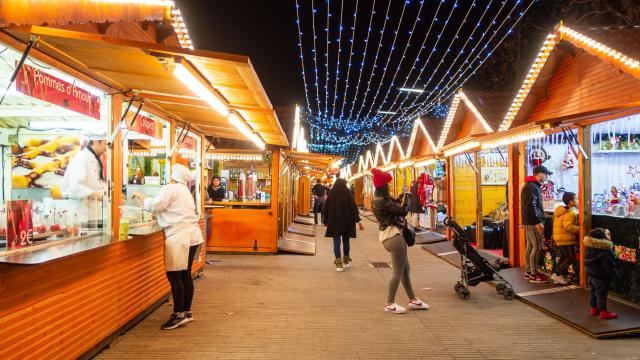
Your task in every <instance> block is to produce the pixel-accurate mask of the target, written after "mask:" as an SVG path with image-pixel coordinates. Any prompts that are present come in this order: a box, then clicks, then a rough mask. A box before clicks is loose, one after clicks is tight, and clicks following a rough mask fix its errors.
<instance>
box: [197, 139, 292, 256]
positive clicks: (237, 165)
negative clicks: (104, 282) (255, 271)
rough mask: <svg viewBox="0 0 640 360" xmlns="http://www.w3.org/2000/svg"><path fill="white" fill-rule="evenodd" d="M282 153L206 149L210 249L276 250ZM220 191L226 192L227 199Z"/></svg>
mask: <svg viewBox="0 0 640 360" xmlns="http://www.w3.org/2000/svg"><path fill="white" fill-rule="evenodd" d="M279 157H280V150H274V151H265V152H258V151H249V150H246V151H244V150H216V151H215V152H212V153H208V154H207V155H206V161H207V162H211V164H210V168H211V169H212V173H213V176H212V178H211V182H210V184H208V186H207V200H206V202H205V211H206V213H207V215H209V216H210V218H209V219H208V232H207V240H206V242H207V250H208V251H214V252H244V253H248V252H250V253H254V252H255V253H275V252H276V251H277V225H278V216H277V214H278V207H277V206H278V191H277V190H278V176H277V174H278V168H279V161H280V160H279ZM219 194H224V195H222V196H223V198H222V199H220V198H219V196H220V195H219ZM212 195H213V196H216V197H215V198H212V197H211V196H212Z"/></svg>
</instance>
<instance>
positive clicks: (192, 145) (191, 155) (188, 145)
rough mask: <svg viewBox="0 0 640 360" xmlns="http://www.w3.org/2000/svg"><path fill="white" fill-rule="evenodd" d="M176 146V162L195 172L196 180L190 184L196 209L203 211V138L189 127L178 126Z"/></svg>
mask: <svg viewBox="0 0 640 360" xmlns="http://www.w3.org/2000/svg"><path fill="white" fill-rule="evenodd" d="M176 146H177V149H176V152H177V154H176V163H179V164H183V165H185V166H187V167H188V168H189V170H191V173H192V174H193V177H194V180H193V182H192V183H191V184H189V190H191V193H192V194H193V198H194V200H195V202H196V210H197V211H198V213H201V209H202V200H201V199H202V197H201V195H202V194H201V181H202V180H201V178H202V166H201V165H202V140H201V138H200V136H198V135H197V134H195V133H192V132H190V131H187V129H182V128H177V129H176Z"/></svg>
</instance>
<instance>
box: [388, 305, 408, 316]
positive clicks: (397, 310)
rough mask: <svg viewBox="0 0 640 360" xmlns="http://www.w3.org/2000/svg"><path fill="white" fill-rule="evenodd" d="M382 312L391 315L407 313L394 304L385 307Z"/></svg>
mask: <svg viewBox="0 0 640 360" xmlns="http://www.w3.org/2000/svg"><path fill="white" fill-rule="evenodd" d="M384 311H386V312H390V313H393V314H404V313H405V312H406V311H407V309H405V308H403V307H402V306H400V305H398V304H396V303H393V304H391V305H387V306H385V307H384Z"/></svg>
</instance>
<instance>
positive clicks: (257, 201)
mask: <svg viewBox="0 0 640 360" xmlns="http://www.w3.org/2000/svg"><path fill="white" fill-rule="evenodd" d="M271 157H272V154H271V152H265V153H255V154H250V153H209V154H207V158H208V159H210V160H212V161H213V171H212V172H213V176H212V179H211V182H210V183H209V184H208V185H207V200H208V203H209V204H213V203H220V202H226V203H238V204H245V205H251V204H254V205H264V206H267V205H270V204H271V194H272V168H271V167H272V161H271ZM218 180H219V183H218Z"/></svg>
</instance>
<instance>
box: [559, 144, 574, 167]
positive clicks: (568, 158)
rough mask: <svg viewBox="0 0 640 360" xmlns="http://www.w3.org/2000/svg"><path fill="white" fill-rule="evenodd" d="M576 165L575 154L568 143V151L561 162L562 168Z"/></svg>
mask: <svg viewBox="0 0 640 360" xmlns="http://www.w3.org/2000/svg"><path fill="white" fill-rule="evenodd" d="M574 166H575V161H574V155H573V153H572V152H571V145H569V144H567V153H566V154H565V155H564V159H562V162H561V163H560V166H559V169H560V170H569V169H573V168H574Z"/></svg>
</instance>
